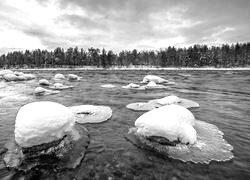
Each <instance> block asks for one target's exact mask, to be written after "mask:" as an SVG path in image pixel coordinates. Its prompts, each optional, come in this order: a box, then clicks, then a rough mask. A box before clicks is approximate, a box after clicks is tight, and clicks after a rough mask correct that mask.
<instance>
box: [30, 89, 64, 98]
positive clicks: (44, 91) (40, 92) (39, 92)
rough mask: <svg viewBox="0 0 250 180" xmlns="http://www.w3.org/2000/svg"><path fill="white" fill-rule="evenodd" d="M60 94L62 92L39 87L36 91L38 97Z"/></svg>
mask: <svg viewBox="0 0 250 180" xmlns="http://www.w3.org/2000/svg"><path fill="white" fill-rule="evenodd" d="M58 93H60V91H52V90H49V89H45V88H42V87H37V88H36V89H35V90H34V94H35V95H37V96H41V95H50V94H58Z"/></svg>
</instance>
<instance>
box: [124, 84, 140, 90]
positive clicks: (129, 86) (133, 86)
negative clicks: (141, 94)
mask: <svg viewBox="0 0 250 180" xmlns="http://www.w3.org/2000/svg"><path fill="white" fill-rule="evenodd" d="M139 87H140V85H138V84H134V83H130V84H128V85H126V86H122V88H124V89H133V88H139Z"/></svg>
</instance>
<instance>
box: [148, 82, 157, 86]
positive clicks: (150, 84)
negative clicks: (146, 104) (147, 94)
mask: <svg viewBox="0 0 250 180" xmlns="http://www.w3.org/2000/svg"><path fill="white" fill-rule="evenodd" d="M155 86H157V84H156V83H155V82H154V81H150V82H149V83H148V84H147V87H155Z"/></svg>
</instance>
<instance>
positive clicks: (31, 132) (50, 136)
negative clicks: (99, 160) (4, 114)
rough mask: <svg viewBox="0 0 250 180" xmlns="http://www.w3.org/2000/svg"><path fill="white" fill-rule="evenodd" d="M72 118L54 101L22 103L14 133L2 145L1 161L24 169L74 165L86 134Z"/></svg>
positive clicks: (80, 155) (86, 141) (82, 151)
mask: <svg viewBox="0 0 250 180" xmlns="http://www.w3.org/2000/svg"><path fill="white" fill-rule="evenodd" d="M74 122H75V117H74V114H73V113H72V112H71V111H70V110H69V109H68V108H67V107H65V106H63V105H61V104H58V103H54V102H46V101H43V102H35V103H30V104H27V105H25V106H23V107H22V108H21V109H20V110H19V112H18V114H17V117H16V124H15V137H14V138H12V140H11V141H9V143H7V144H6V146H5V147H6V149H7V152H5V154H4V162H5V165H6V166H7V167H10V168H15V169H18V170H21V171H25V172H28V171H30V170H32V169H33V168H34V167H37V166H38V167H39V168H38V170H40V169H41V170H44V169H43V167H44V168H45V169H46V168H47V169H51V171H52V172H53V171H54V170H56V169H60V170H61V169H65V168H76V167H77V166H78V165H79V164H80V162H81V160H82V159H83V157H84V155H85V152H86V149H87V147H88V145H89V134H88V131H87V130H86V129H85V128H84V127H83V126H81V125H79V124H76V123H74ZM48 167H49V168H48Z"/></svg>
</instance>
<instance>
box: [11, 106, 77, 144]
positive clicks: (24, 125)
mask: <svg viewBox="0 0 250 180" xmlns="http://www.w3.org/2000/svg"><path fill="white" fill-rule="evenodd" d="M74 122H75V117H74V114H73V113H72V112H71V111H70V110H69V109H68V108H67V107H65V106H63V105H61V104H58V103H54V102H47V101H44V102H34V103H30V104H27V105H25V106H23V107H21V108H20V110H19V111H18V113H17V116H16V122H15V140H16V142H17V144H18V145H19V146H21V147H26V148H27V147H32V146H35V145H40V144H44V143H49V142H52V141H55V140H58V139H61V138H62V137H63V136H64V135H65V134H66V133H67V132H69V131H71V130H72V127H73V125H74Z"/></svg>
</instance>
